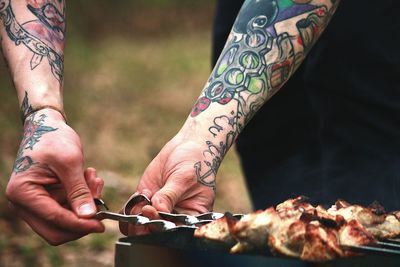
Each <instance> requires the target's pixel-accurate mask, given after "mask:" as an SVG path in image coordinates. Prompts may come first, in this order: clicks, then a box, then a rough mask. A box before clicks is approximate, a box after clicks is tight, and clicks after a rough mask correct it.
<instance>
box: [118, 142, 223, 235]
mask: <svg viewBox="0 0 400 267" xmlns="http://www.w3.org/2000/svg"><path fill="white" fill-rule="evenodd" d="M203 157H204V155H203V144H202V143H199V142H197V141H193V140H188V139H187V138H185V137H183V136H182V135H181V134H178V135H177V136H176V137H175V138H173V139H172V140H171V141H170V142H168V143H167V144H166V145H165V146H164V147H163V148H162V150H161V151H160V153H159V154H158V155H157V156H156V157H155V158H154V160H153V161H152V162H151V163H150V165H149V166H148V167H147V169H146V171H145V172H144V174H143V176H142V178H141V180H140V182H139V185H138V187H137V190H136V191H137V192H140V193H142V194H145V195H147V196H148V197H149V198H150V199H151V202H152V206H145V207H143V209H142V210H140V208H139V210H138V208H136V209H135V210H132V211H131V213H132V214H137V213H140V212H143V214H144V216H147V217H149V218H152V219H157V218H158V216H157V211H164V212H172V211H173V210H174V211H177V212H178V213H185V214H199V213H204V212H207V211H209V210H211V209H212V207H213V203H214V198H215V175H211V176H209V177H207V182H204V183H201V182H199V181H198V177H196V172H195V168H194V166H195V165H196V164H197V163H198V162H199V161H202V160H203ZM120 229H121V232H122V233H123V234H125V235H140V234H144V233H146V232H148V231H149V230H151V229H147V228H146V229H144V228H143V227H133V226H129V229H128V225H126V224H123V223H121V224H120Z"/></svg>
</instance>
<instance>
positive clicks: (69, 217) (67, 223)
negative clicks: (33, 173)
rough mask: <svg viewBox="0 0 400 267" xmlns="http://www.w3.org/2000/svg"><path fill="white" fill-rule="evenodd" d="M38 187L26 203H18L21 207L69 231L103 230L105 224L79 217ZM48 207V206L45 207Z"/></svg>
mask: <svg viewBox="0 0 400 267" xmlns="http://www.w3.org/2000/svg"><path fill="white" fill-rule="evenodd" d="M42 191H43V192H41V193H39V192H40V189H36V192H37V194H36V195H34V196H32V197H27V198H26V203H22V204H20V205H18V207H21V209H24V210H27V211H29V212H30V213H32V214H35V216H36V217H38V218H40V219H42V220H44V221H47V222H48V223H52V224H54V225H57V226H58V227H60V228H63V229H65V230H68V231H76V232H82V233H86V232H103V231H104V226H103V224H102V223H101V222H99V221H98V220H95V219H85V218H79V217H78V216H77V215H76V214H75V213H73V212H72V211H70V210H68V209H65V208H63V207H62V206H60V204H59V203H57V202H56V201H55V200H54V199H52V198H51V197H50V196H49V195H48V194H47V192H46V191H44V190H42ZM43 207H46V208H43Z"/></svg>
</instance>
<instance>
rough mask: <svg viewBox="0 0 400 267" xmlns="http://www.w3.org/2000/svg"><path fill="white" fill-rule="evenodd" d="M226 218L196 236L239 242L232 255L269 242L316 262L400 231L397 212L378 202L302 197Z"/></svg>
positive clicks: (281, 251) (275, 248)
mask: <svg viewBox="0 0 400 267" xmlns="http://www.w3.org/2000/svg"><path fill="white" fill-rule="evenodd" d="M224 218H225V217H224ZM224 218H221V219H219V220H217V221H215V222H213V223H210V224H208V225H204V226H202V227H200V228H199V229H198V230H196V233H195V235H196V236H197V237H201V238H207V239H212V240H220V241H226V242H228V241H229V242H232V240H235V241H236V242H237V243H236V245H234V246H233V247H232V248H231V253H243V252H248V251H262V250H263V249H267V245H268V247H269V249H270V250H271V251H272V252H273V253H275V254H279V255H285V256H289V257H296V258H300V259H302V260H306V261H315V262H321V261H327V260H331V259H334V258H337V257H344V256H351V255H354V254H355V253H351V252H348V251H346V250H344V249H343V247H344V246H357V245H371V244H375V243H376V242H377V240H376V239H380V238H389V237H390V238H392V237H397V236H399V235H400V221H399V218H398V217H396V215H395V214H387V213H385V212H384V210H383V208H382V207H380V206H379V205H374V206H373V207H368V208H364V207H362V206H359V205H351V204H349V203H347V202H345V201H343V200H338V201H337V202H336V203H335V205H333V206H332V207H331V208H330V209H328V210H326V209H325V208H324V207H322V206H316V207H315V206H313V205H311V204H310V203H308V202H307V201H306V200H305V199H304V198H303V197H298V198H295V199H289V200H287V201H285V202H283V203H281V204H279V205H278V206H277V207H276V208H273V207H270V208H268V209H266V210H264V211H263V210H259V211H256V212H253V213H250V214H247V215H244V216H243V217H242V218H241V219H240V220H238V221H236V220H235V221H233V220H232V219H224Z"/></svg>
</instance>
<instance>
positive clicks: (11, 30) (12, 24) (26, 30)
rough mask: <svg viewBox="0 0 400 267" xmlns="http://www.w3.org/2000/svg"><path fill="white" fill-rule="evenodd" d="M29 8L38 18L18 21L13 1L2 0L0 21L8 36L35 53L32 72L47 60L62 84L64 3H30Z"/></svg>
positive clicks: (41, 0) (36, 0) (49, 0)
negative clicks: (22, 21) (44, 59)
mask: <svg viewBox="0 0 400 267" xmlns="http://www.w3.org/2000/svg"><path fill="white" fill-rule="evenodd" d="M27 3H28V5H27V9H29V11H30V12H31V13H32V14H34V15H35V17H36V18H37V19H35V20H31V21H27V22H24V23H21V22H19V21H17V18H16V16H15V14H14V10H13V7H12V0H0V20H1V21H2V22H3V25H4V28H5V31H6V33H7V35H8V37H9V38H10V39H11V40H12V41H13V42H14V43H15V45H16V46H19V45H21V44H23V45H24V46H25V47H26V48H27V49H29V50H30V51H31V52H32V58H31V60H30V69H31V70H34V69H35V68H36V67H37V66H39V65H40V64H41V63H42V62H43V58H47V62H48V64H49V65H50V69H51V72H52V74H53V75H54V77H55V78H56V79H57V80H58V81H59V82H60V83H62V82H63V75H64V54H63V50H64V38H65V3H64V1H63V0H27Z"/></svg>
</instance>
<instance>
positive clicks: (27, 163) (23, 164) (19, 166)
mask: <svg viewBox="0 0 400 267" xmlns="http://www.w3.org/2000/svg"><path fill="white" fill-rule="evenodd" d="M25 99H26V104H25V105H26V106H27V107H30V105H29V103H28V98H27V95H26V98H25ZM45 120H46V115H45V114H42V115H40V116H39V117H38V118H36V114H35V113H33V114H32V115H31V116H29V117H28V118H27V119H26V121H25V124H24V135H23V138H22V142H21V146H20V148H19V150H18V154H17V158H16V160H15V163H14V166H13V172H15V173H20V172H24V171H26V170H28V169H29V168H30V167H31V166H32V165H34V164H35V161H34V160H33V159H32V157H30V156H26V155H25V152H26V151H27V150H33V148H34V146H35V145H36V144H37V143H39V142H40V138H41V137H42V136H43V135H44V134H46V133H49V132H53V131H56V130H57V129H56V128H53V127H49V126H46V125H45Z"/></svg>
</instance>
